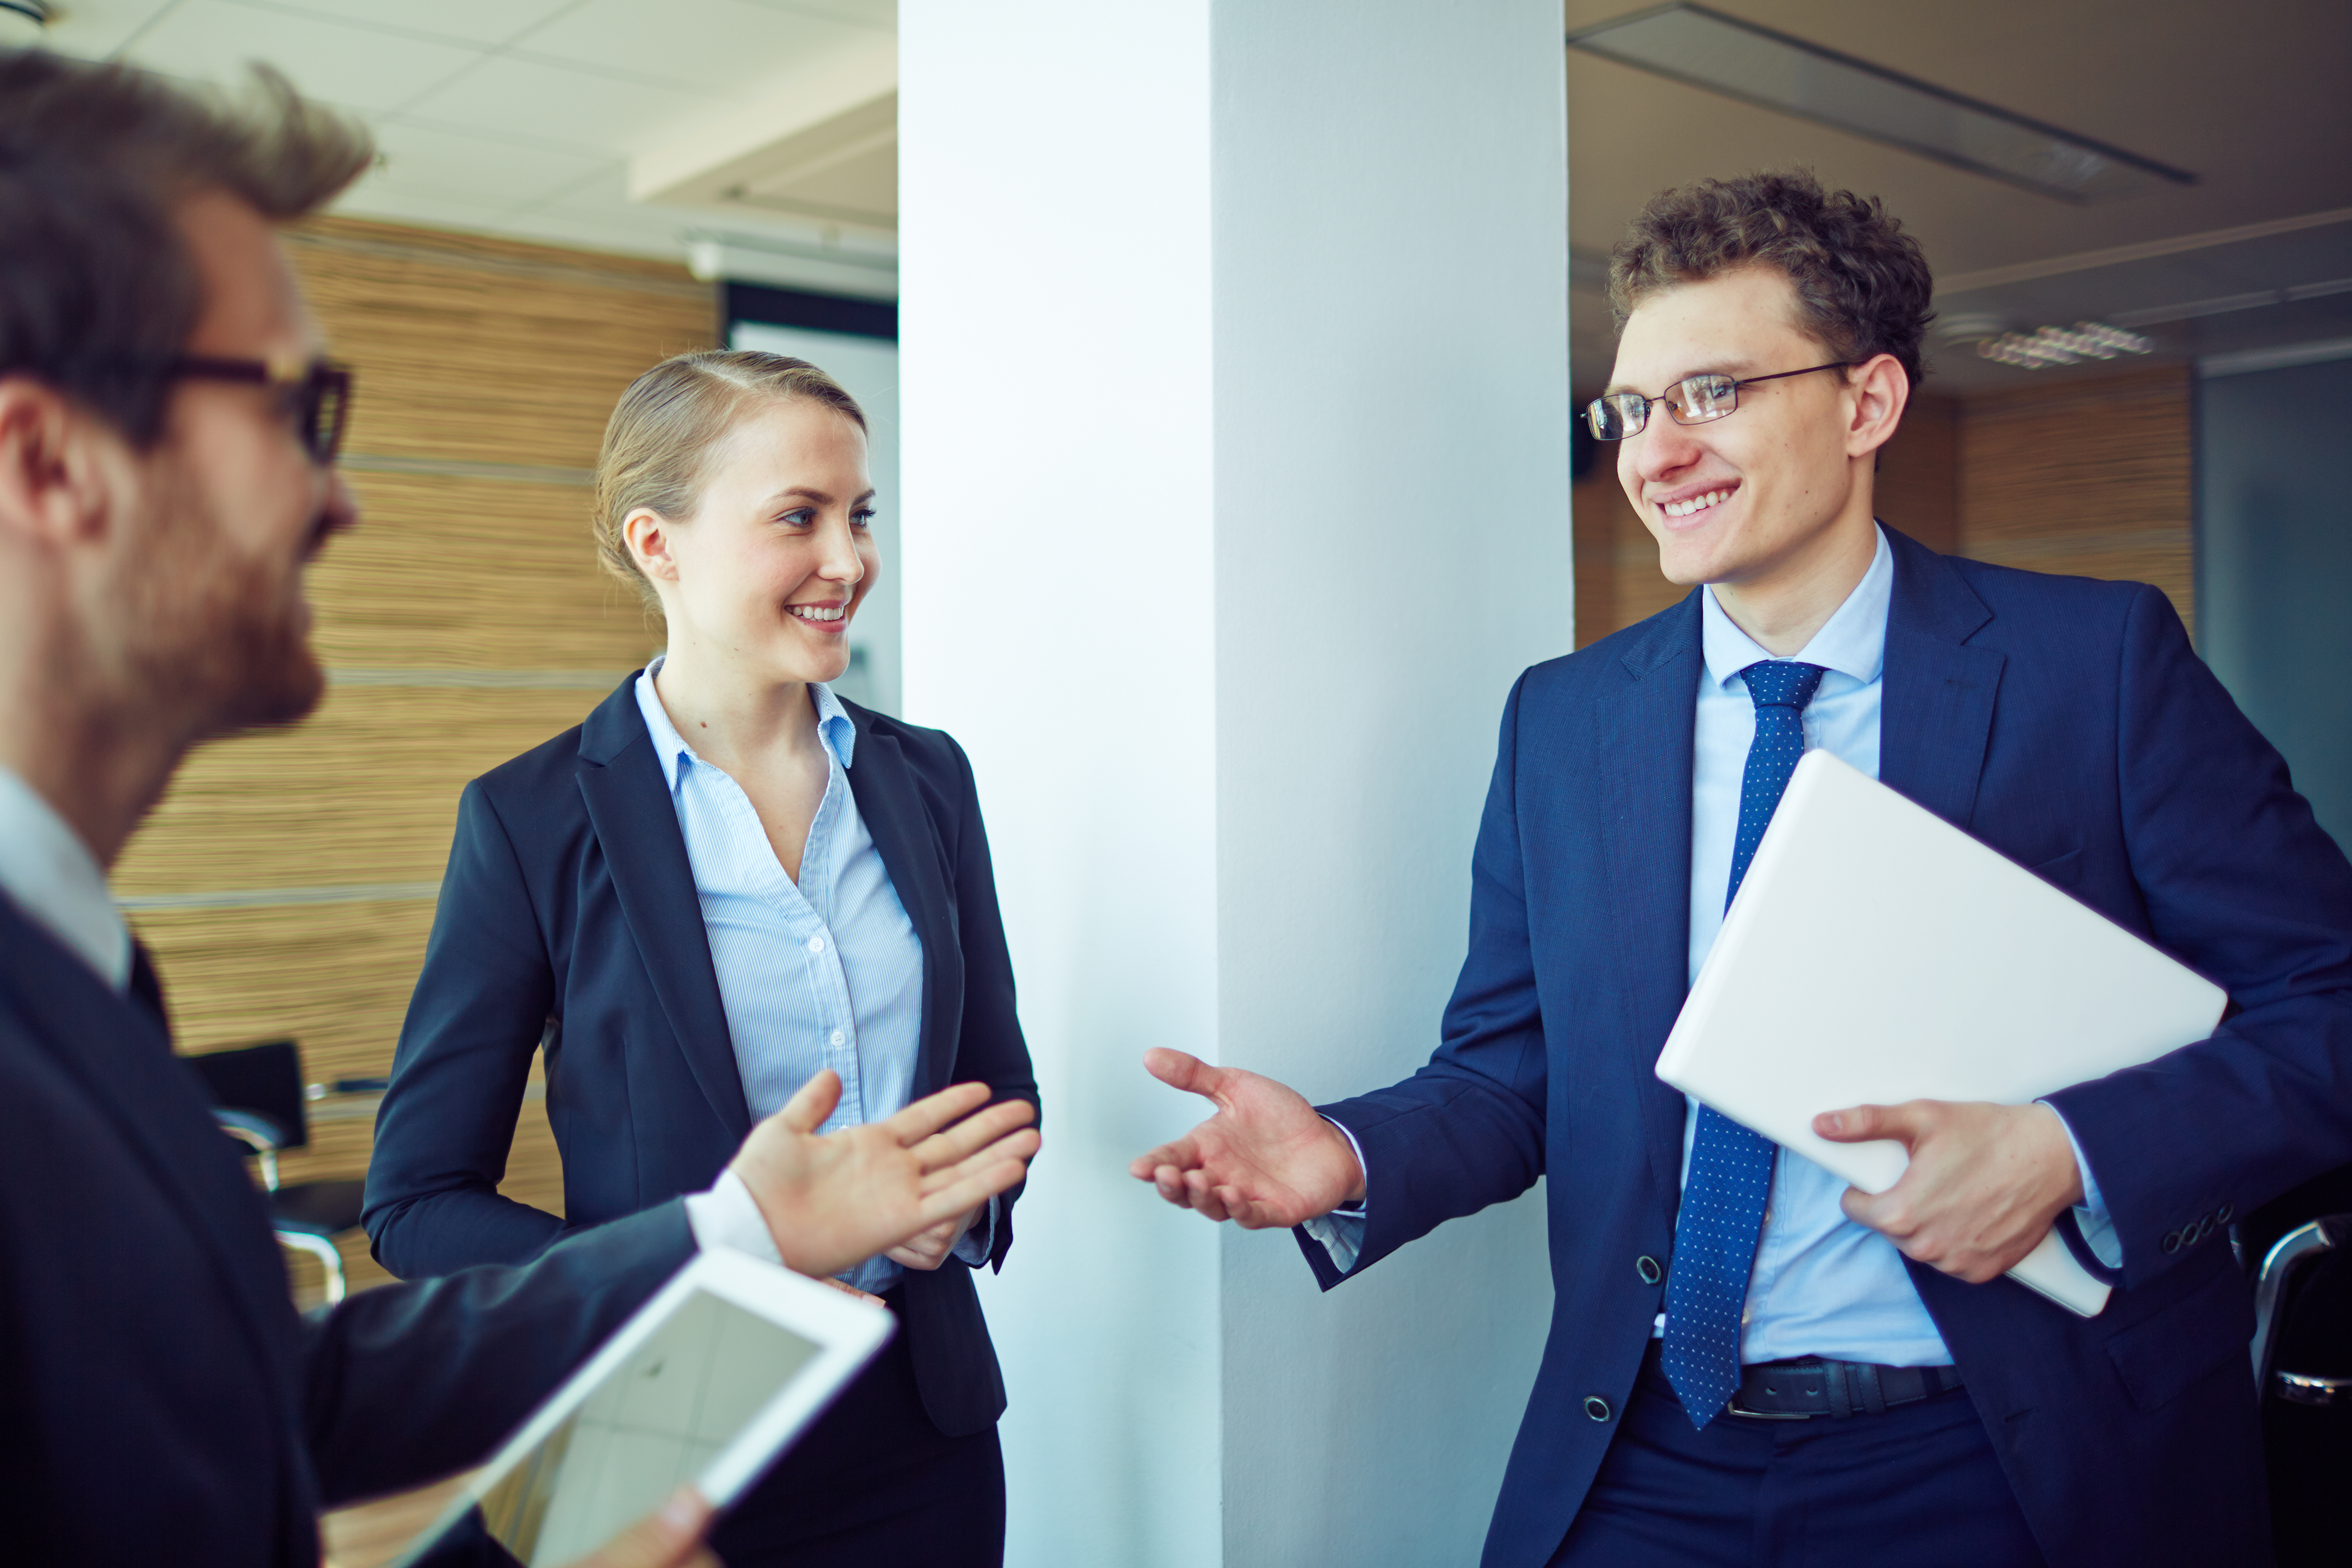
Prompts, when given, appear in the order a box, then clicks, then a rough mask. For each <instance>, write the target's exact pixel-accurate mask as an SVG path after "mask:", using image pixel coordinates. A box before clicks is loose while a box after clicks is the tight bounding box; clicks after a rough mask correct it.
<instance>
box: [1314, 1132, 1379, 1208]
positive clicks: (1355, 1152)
mask: <svg viewBox="0 0 2352 1568" xmlns="http://www.w3.org/2000/svg"><path fill="white" fill-rule="evenodd" d="M1323 1125H1325V1126H1326V1127H1328V1128H1330V1129H1331V1130H1332V1131H1334V1132H1337V1133H1338V1134H1339V1141H1340V1142H1343V1143H1345V1144H1346V1145H1347V1149H1348V1163H1349V1164H1350V1165H1352V1166H1354V1167H1355V1172H1356V1177H1355V1184H1353V1185H1352V1186H1350V1187H1349V1189H1348V1192H1347V1194H1346V1195H1345V1196H1344V1197H1342V1198H1341V1199H1340V1200H1339V1202H1338V1203H1336V1204H1334V1205H1331V1208H1330V1210H1329V1212H1330V1213H1332V1214H1355V1215H1360V1214H1362V1213H1363V1212H1364V1200H1365V1199H1366V1198H1367V1197H1368V1196H1370V1181H1371V1176H1370V1172H1369V1171H1367V1170H1366V1168H1365V1165H1364V1150H1363V1146H1362V1145H1361V1144H1360V1143H1358V1142H1356V1135H1355V1134H1354V1133H1353V1132H1351V1131H1349V1130H1348V1129H1347V1127H1346V1126H1344V1125H1343V1124H1341V1123H1339V1122H1337V1121H1332V1120H1331V1119H1330V1118H1329V1117H1328V1116H1326V1117H1324V1118H1323Z"/></svg>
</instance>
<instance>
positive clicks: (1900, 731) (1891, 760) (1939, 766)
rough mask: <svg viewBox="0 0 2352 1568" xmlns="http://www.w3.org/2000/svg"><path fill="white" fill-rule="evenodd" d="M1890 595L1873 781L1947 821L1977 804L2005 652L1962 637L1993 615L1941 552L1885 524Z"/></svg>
mask: <svg viewBox="0 0 2352 1568" xmlns="http://www.w3.org/2000/svg"><path fill="white" fill-rule="evenodd" d="M1886 536H1887V542H1888V543H1889V544H1890V545H1892V546H1893V548H1894V551H1895V597H1894V603H1893V604H1892V605H1890V606H1889V608H1888V610H1887V616H1886V670H1885V678H1884V679H1885V693H1884V698H1883V700H1882V703H1881V706H1880V710H1879V731H1878V777H1879V782H1881V783H1882V784H1886V785H1887V786H1888V787H1890V788H1892V789H1895V790H1896V791H1899V792H1900V793H1902V794H1903V795H1908V796H1909V797H1910V798H1911V799H1913V800H1916V801H1917V802H1918V803H1919V804H1920V805H1924V806H1926V807H1927V809H1928V810H1929V811H1932V812H1934V813H1935V814H1936V815H1937V816H1940V817H1942V818H1943V819H1944V820H1945V821H1947V822H1948V823H1950V824H1952V825H1953V826H1956V827H1962V828H1965V827H1967V826H1969V818H1970V817H1971V816H1974V815H1975V812H1976V802H1977V781H1978V779H1979V776H1980V775H1981V774H1982V773H1983V772H1984V758H1985V742H1986V741H1987V739H1988V738H1989V737H1990V734H1991V732H1992V714H1993V704H1994V700H1995V699H1996V698H1997V696H1998V695H1999V693H2000V675H2001V668H2002V667H2003V666H2004V665H2005V664H2006V663H2007V662H2008V661H2007V659H2006V658H2005V657H2004V656H2003V655H2001V654H2000V653H1998V652H1996V651H1994V650H1993V649H1990V648H1979V647H1969V646H1968V641H1969V638H1970V637H1974V636H1975V635H1976V634H1977V633H1978V631H1979V630H1980V629H1982V628H1983V626H1985V624H1986V623H1987V622H1988V621H1990V620H1991V619H1992V612H1991V611H1990V610H1989V609H1987V608H1986V607H1985V603H1984V601H1983V600H1982V599H1979V598H1978V597H1977V595H1976V591H1975V590H1974V589H1972V588H1970V587H1969V585H1968V584H1967V583H1966V582H1965V581H1964V580H1962V578H1961V576H1960V574H1958V573H1957V572H1955V571H1953V570H1952V568H1951V567H1950V566H1949V565H1948V564H1947V563H1946V562H1945V560H1944V558H1943V557H1942V556H1940V555H1938V554H1937V553H1936V552H1934V551H1932V550H1929V549H1927V548H1926V547H1925V546H1924V545H1920V544H1916V543H1914V542H1912V541H1910V540H1908V539H1906V538H1905V537H1904V536H1903V535H1901V534H1899V533H1897V532H1895V531H1894V530H1893V529H1891V528H1890V529H1888V530H1887V531H1886Z"/></svg>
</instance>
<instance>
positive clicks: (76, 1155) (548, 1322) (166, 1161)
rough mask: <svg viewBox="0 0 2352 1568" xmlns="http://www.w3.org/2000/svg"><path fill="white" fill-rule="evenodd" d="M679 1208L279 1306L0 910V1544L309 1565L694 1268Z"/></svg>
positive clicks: (77, 997)
mask: <svg viewBox="0 0 2352 1568" xmlns="http://www.w3.org/2000/svg"><path fill="white" fill-rule="evenodd" d="M693 1251H694V1242H693V1237H691V1236H690V1235H689V1234H688V1227H687V1224H686V1217H685V1215H684V1213H683V1212H682V1210H681V1208H680V1206H679V1205H676V1204H671V1205H666V1206H664V1207H662V1208H660V1209H656V1210H655V1211H653V1212H651V1213H649V1214H646V1215H641V1216H640V1217H639V1218H637V1219H635V1220H633V1221H631V1222H630V1223H629V1224H628V1225H626V1226H613V1227H609V1228H607V1229H605V1230H601V1231H598V1232H596V1233H595V1234H594V1235H593V1236H586V1237H580V1238H578V1239H577V1240H575V1241H572V1242H570V1243H567V1244H566V1245H565V1246H563V1247H558V1248H556V1249H554V1250H552V1251H550V1252H549V1253H547V1254H546V1255H545V1257H544V1258H541V1260H540V1261H539V1262H538V1263H537V1264H535V1265H534V1266H532V1267H531V1268H526V1269H520V1270H516V1269H509V1268H495V1269H478V1270H472V1271H468V1272H467V1273H464V1274H460V1275H458V1276H457V1277H456V1278H454V1279H443V1280H436V1281H434V1282H432V1283H430V1284H424V1285H403V1286H390V1287H386V1288H384V1289H379V1290H367V1291H362V1292H361V1293H359V1294H357V1295H355V1296H353V1297H352V1298H351V1300H347V1301H345V1302H344V1303H343V1304H342V1305H341V1306H340V1307H337V1308H335V1309H334V1310H331V1311H328V1312H315V1313H312V1314H310V1316H309V1317H307V1318H298V1317H297V1316H296V1314H295V1312H294V1310H293V1307H292V1305H291V1303H290V1302H289V1300H288V1298H287V1291H286V1268H285V1264H284V1263H283V1261H282V1260H281V1259H280V1258H279V1256H278V1244H277V1242H276V1240H275V1239H274V1238H273V1237H271V1235H270V1230H269V1222H268V1217H267V1215H266V1214H265V1212H264V1210H263V1207H262V1205H261V1202H260V1200H259V1198H258V1196H257V1194H256V1193H255V1191H254V1187H253V1184H252V1182H251V1180H250V1179H249V1178H248V1177H247V1174H246V1172H245V1170H244V1168H243V1163H242V1162H241V1161H240V1160H239V1159H238V1157H237V1155H236V1151H235V1149H234V1148H233V1146H232V1145H231V1144H230V1143H229V1141H228V1140H227V1139H226V1138H224V1137H222V1136H221V1134H220V1131H219V1130H218V1129H217V1128H216V1127H215V1125H214V1123H213V1120H212V1116H211V1113H210V1111H209V1110H207V1109H206V1107H205V1102H204V1100H203V1098H202V1096H201V1095H200V1094H199V1092H198V1089H197V1086H196V1083H195V1080H194V1077H193V1076H192V1075H191V1074H189V1073H187V1072H186V1071H184V1069H183V1068H182V1067H181V1065H180V1063H179V1062H178V1060H177V1059H175V1058H173V1055H172V1046H171V1040H170V1037H169V1036H168V1034H167V1033H166V1031H165V1028H164V1024H163V1017H162V1015H161V1014H160V1012H159V1011H157V1010H156V1009H154V1008H153V1007H152V1006H150V1005H145V1004H143V1003H141V1002H138V1001H134V1000H131V999H129V998H126V997H123V996H121V995H119V994H116V993H115V992H114V991H112V990H111V989H110V988H109V987H108V986H107V985H106V984H104V983H103V982H101V981H100V979H99V978H98V977H97V976H96V975H95V974H92V973H90V972H89V969H88V967H86V966H85V965H84V964H83V963H81V962H80V961H79V959H77V958H75V957H73V956H72V955H70V954H69V953H68V952H66V951H65V950H64V949H63V948H62V947H60V946H59V945H58V943H57V942H55V941H54V940H52V939H51V938H50V937H49V935H48V933H47V932H46V931H42V930H41V929H39V928H38V927H37V926H35V925H34V924H33V923H32V922H31V921H28V920H26V919H25V918H24V916H23V915H22V914H20V913H19V912H18V911H17V910H16V908H15V907H14V906H13V905H11V904H10V903H9V902H8V900H5V898H0V1542H5V1547H0V1556H5V1558H6V1559H7V1560H8V1561H9V1562H12V1563H68V1562H69V1563H121V1564H124V1565H125V1568H131V1565H134V1564H135V1565H137V1568H148V1565H150V1564H153V1563H184V1564H203V1565H210V1564H220V1565H223V1568H226V1565H229V1564H272V1565H275V1568H317V1564H318V1562H319V1542H318V1531H317V1524H316V1514H317V1510H318V1509H319V1507H320V1505H321V1503H325V1504H329V1505H331V1504H334V1503H338V1502H342V1501H348V1500H353V1499H357V1498H362V1497H366V1496H370V1495H373V1494H376V1493H381V1492H386V1491H394V1490H397V1489H402V1488H404V1487H409V1486H415V1485H417V1484H420V1483H422V1482H424V1481H425V1480H428V1479H433V1478H435V1477H437V1476H441V1475H445V1474H447V1473H448V1472H450V1471H452V1470H455V1469H459V1468H465V1467H467V1466H469V1465H473V1464H478V1463H479V1462H480V1461H481V1460H482V1459H484V1458H488V1454H489V1452H490V1450H491V1449H492V1448H493V1447H495V1446H496V1444H497V1443H498V1442H499V1439H501V1438H503V1437H504V1436H506V1435H507V1433H508V1431H509V1428H511V1427H512V1426H515V1425H516V1424H517V1423H519V1422H520V1420H521V1419H522V1418H523V1416H524V1415H527V1414H528V1413H529V1412H530V1407H531V1406H532V1405H535V1404H536V1403H537V1402H538V1401H539V1400H540V1399H541V1398H542V1397H544V1396H545V1394H547V1393H548V1392H549V1391H550V1390H551V1389H552V1388H553V1387H554V1386H555V1384H557V1383H558V1382H559V1381H561V1379H562V1377H563V1375H564V1374H565V1373H568V1372H570V1371H571V1370H572V1367H573V1366H575V1365H577V1364H578V1363H580V1362H581V1361H582V1360H583V1359H584V1358H585V1357H586V1356H587V1354H588V1353H589V1352H591V1351H593V1350H594V1349H595V1347H596V1345H597V1343H598V1342H600V1341H602V1340H603V1339H604V1336H605V1335H606V1334H607V1333H609V1332H611V1331H612V1330H613V1329H614V1327H615V1326H617V1325H618V1323H619V1322H620V1321H621V1320H622V1319H623V1318H625V1316H626V1315H627V1314H628V1313H629V1311H630V1310H633V1309H635V1307H636V1306H637V1305H638V1304H639V1303H640V1302H642V1301H643V1300H645V1299H646V1297H648V1296H650V1295H651V1294H652V1293H653V1292H654V1290H655V1289H657V1288H658V1287H659V1286H660V1284H661V1283H662V1281H663V1280H664V1279H667V1278H668V1277H669V1275H670V1274H671V1273H672V1272H673V1271H674V1270H675V1269H677V1267H678V1266H679V1265H680V1264H682V1263H684V1262H685V1261H686V1260H687V1259H688V1258H689V1257H691V1256H692V1255H693Z"/></svg>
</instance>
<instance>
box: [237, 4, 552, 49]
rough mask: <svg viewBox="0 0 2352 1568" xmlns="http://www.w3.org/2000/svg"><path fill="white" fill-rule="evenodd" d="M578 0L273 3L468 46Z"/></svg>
mask: <svg viewBox="0 0 2352 1568" xmlns="http://www.w3.org/2000/svg"><path fill="white" fill-rule="evenodd" d="M579 3H580V0H400V4H399V5H385V4H384V3H383V0H277V4H278V6H279V7H280V8H282V9H285V10H288V11H300V12H306V13H308V14H310V15H311V16H326V17H330V18H332V19H334V20H338V21H344V22H362V23H375V24H379V25H384V26H400V27H402V28H404V29H406V30H408V31H411V32H417V33H429V34H432V35H433V36H435V37H442V38H451V39H455V40H457V41H458V42H461V43H469V44H504V43H509V42H511V41H513V40H514V39H515V38H516V37H519V36H520V35H521V34H524V33H526V32H529V31H530V29H531V28H533V27H535V26H539V25H540V24H541V22H544V21H546V20H547V19H548V18H550V17H551V16H562V14H563V13H564V12H566V11H569V10H570V9H572V7H573V6H574V5H578V4H579Z"/></svg>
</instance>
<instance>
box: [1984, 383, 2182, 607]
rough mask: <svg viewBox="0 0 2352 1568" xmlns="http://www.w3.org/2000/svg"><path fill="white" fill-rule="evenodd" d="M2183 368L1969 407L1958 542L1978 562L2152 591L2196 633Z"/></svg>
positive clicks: (2028, 391) (2026, 391) (2045, 389)
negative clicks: (2129, 583)
mask: <svg viewBox="0 0 2352 1568" xmlns="http://www.w3.org/2000/svg"><path fill="white" fill-rule="evenodd" d="M2191 390H2192V388H2191V384H2190V381H2189V371H2188V369H2187V368H2186V367H2168V368H2165V369H2159V370H2153V371H2147V372H2142V373H2138V374H2127V375H2119V376H2105V377H2101V378H2100V379H2098V380H2095V381H2075V382H2060V383H2058V384H2055V385H2053V386H2035V387H2027V388H2023V389H2021V390H2020V391H2017V392H2009V393H2002V394H2001V395H1999V396H1996V397H1984V398H1977V399H1973V400H1971V401H1970V402H1969V407H1968V417H1967V419H1966V421H1965V422H1964V423H1963V425H1962V426H1961V435H1960V450H1961V458H1960V487H1959V491H1960V538H1961V541H1962V544H1963V547H1964V552H1965V553H1967V554H1969V555H1972V556H1974V557H1976V558H1977V559H1978V560H1979V561H1996V562H1999V563H2001V564H2002V565H2004V566H2022V567H2024V568H2025V569H2027V570H2028V571H2032V572H2057V573H2064V574H2069V575H2075V576H2084V577H2124V578H2129V579H2131V580H2133V581H2135V582H2140V583H2153V584H2156V585H2157V586H2158V587H2159V588H2161V589H2163V590H2164V591H2165V593H2166V594H2167V595H2170V597H2171V599H2172V603H2173V605H2174V607H2175V608H2177V609H2178V610H2179V612H2180V618H2181V619H2182V620H2184V621H2187V622H2188V623H2189V626H2190V628H2191V629H2192V630H2193V629H2194V628H2195V626H2196V624H2197V623H2196V620H2195V614H2196V608H2197V606H2196V603H2195V592H2196V545H2195V536H2194V518H2195V515H2196V499H2195V495H2194V492H2193V490H2192V489H2191V450H2190V447H2191V441H2192V438H2193V431H2192V427H2191V414H2190V402H2191V397H2190V394H2191Z"/></svg>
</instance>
